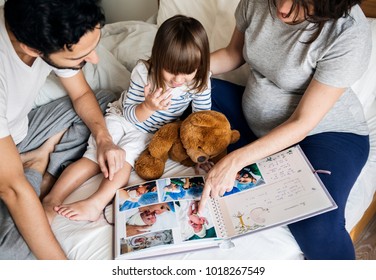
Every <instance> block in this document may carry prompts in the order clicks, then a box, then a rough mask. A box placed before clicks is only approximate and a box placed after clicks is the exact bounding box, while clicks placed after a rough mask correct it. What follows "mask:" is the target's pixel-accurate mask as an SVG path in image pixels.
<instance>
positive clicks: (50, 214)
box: [42, 199, 60, 225]
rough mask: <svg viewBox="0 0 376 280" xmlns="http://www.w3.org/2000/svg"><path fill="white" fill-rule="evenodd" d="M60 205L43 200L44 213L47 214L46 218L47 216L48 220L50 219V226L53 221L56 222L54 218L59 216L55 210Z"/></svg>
mask: <svg viewBox="0 0 376 280" xmlns="http://www.w3.org/2000/svg"><path fill="white" fill-rule="evenodd" d="M59 204H60V203H54V202H52V201H48V200H46V199H44V200H43V203H42V205H43V208H44V212H45V213H46V216H47V219H48V222H49V223H50V225H51V224H52V221H53V220H54V218H55V217H56V215H57V212H56V211H55V210H54V207H56V205H59Z"/></svg>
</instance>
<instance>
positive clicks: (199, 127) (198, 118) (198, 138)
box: [180, 111, 240, 163]
mask: <svg viewBox="0 0 376 280" xmlns="http://www.w3.org/2000/svg"><path fill="white" fill-rule="evenodd" d="M239 138H240V133H239V131H237V130H231V126H230V123H229V121H228V120H227V118H226V117H225V115H223V114H222V113H219V112H216V111H199V112H195V113H194V114H191V115H189V116H188V117H187V118H186V119H185V120H184V121H183V122H182V124H181V127H180V140H181V142H182V144H183V147H184V148H185V150H186V153H187V154H188V156H189V157H190V158H191V160H192V161H193V162H195V163H204V162H206V161H208V160H210V159H212V158H215V157H217V156H219V155H221V154H223V153H226V150H227V147H228V145H230V144H232V143H235V142H236V141H238V140H239Z"/></svg>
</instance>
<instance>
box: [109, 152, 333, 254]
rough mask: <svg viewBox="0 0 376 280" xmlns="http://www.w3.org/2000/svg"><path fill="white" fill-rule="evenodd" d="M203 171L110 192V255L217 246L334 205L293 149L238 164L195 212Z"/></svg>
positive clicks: (331, 207)
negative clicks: (229, 183) (224, 185)
mask: <svg viewBox="0 0 376 280" xmlns="http://www.w3.org/2000/svg"><path fill="white" fill-rule="evenodd" d="M204 184H205V178H204V176H191V177H187V176H184V177H179V176H176V177H173V178H163V179H158V180H155V181H150V182H145V183H142V184H138V185H134V186H127V187H124V188H121V189H119V190H118V191H117V192H116V195H115V202H114V213H115V214H114V223H115V234H114V235H115V242H114V244H115V248H114V250H115V255H114V258H115V259H139V258H146V257H151V256H155V255H162V254H171V253H175V252H181V251H187V250H195V249H202V248H206V247H209V246H218V245H221V243H223V242H228V240H229V239H231V238H236V237H237V236H240V235H243V234H250V233H253V232H258V231H260V230H265V229H268V228H271V227H275V226H280V225H286V224H290V223H293V222H296V221H299V220H302V219H306V218H309V217H312V216H315V215H319V214H321V213H324V212H327V211H330V210H333V209H335V208H336V207H337V206H336V204H335V202H334V201H333V199H332V198H331V196H330V195H329V193H328V192H327V190H326V188H325V186H324V185H323V184H322V182H321V180H320V179H319V177H318V176H317V174H316V172H315V171H314V170H313V168H312V166H311V165H310V163H309V162H308V160H307V159H306V157H305V155H304V154H303V152H302V150H301V149H300V147H299V146H294V147H291V148H289V149H286V150H284V151H281V152H279V153H276V154H274V155H272V156H269V157H267V158H265V159H263V160H260V161H258V162H256V163H254V164H251V165H249V166H246V167H244V168H243V169H241V170H240V171H239V172H238V174H237V176H236V178H234V186H233V188H232V190H231V191H229V192H227V193H225V195H224V196H223V197H220V198H217V199H210V201H209V203H207V205H206V209H205V211H204V212H203V213H200V214H199V213H197V209H198V203H199V200H200V197H201V194H202V190H203V187H204Z"/></svg>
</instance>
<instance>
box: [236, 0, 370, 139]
mask: <svg viewBox="0 0 376 280" xmlns="http://www.w3.org/2000/svg"><path fill="white" fill-rule="evenodd" d="M270 11H271V13H270ZM272 15H273V16H272ZM235 17H236V22H237V23H236V26H237V29H238V30H239V31H241V32H243V33H244V35H245V38H244V40H245V42H244V49H243V55H244V59H245V61H246V62H247V63H248V64H249V65H250V70H251V71H250V76H249V78H248V81H247V86H246V90H245V92H244V95H243V104H242V105H243V111H244V115H245V117H246V119H247V122H248V125H249V126H250V128H251V129H252V131H253V132H254V133H255V134H256V135H257V136H259V137H260V136H263V135H265V134H266V133H268V132H269V131H270V130H271V129H273V128H274V127H276V126H278V125H279V124H281V123H282V122H284V121H286V120H287V119H288V118H289V117H290V116H291V114H292V113H293V111H294V110H295V108H296V106H297V105H298V103H299V101H300V99H301V97H302V95H303V94H304V92H305V89H306V88H307V86H308V84H309V83H310V81H311V80H312V79H316V80H317V81H319V82H321V83H323V84H327V85H330V86H333V87H339V88H347V89H346V91H345V93H344V94H343V95H342V96H341V98H340V99H339V100H338V101H337V103H336V104H335V105H334V107H333V108H332V109H331V110H330V112H328V113H327V115H326V116H325V117H324V119H323V120H322V121H321V122H320V123H319V124H318V126H316V128H315V129H313V130H312V131H311V132H310V134H316V133H321V132H328V131H331V132H350V133H356V134H360V135H367V134H368V127H367V123H366V120H365V117H364V113H363V108H362V105H361V103H360V101H359V99H358V98H357V96H356V94H355V93H354V92H353V91H352V89H351V88H350V86H351V85H352V84H353V83H354V82H355V81H357V80H358V79H359V78H360V77H361V75H362V74H363V72H364V71H365V70H366V69H367V66H368V63H369V58H370V54H371V46H372V45H371V44H372V43H371V31H370V28H369V24H368V22H367V19H366V17H365V16H364V14H363V12H362V11H361V9H360V7H359V6H358V5H356V6H354V7H353V8H352V9H351V13H350V16H349V17H346V18H344V17H343V18H340V19H338V20H336V21H330V22H327V23H325V24H324V27H323V29H322V31H321V33H320V34H319V36H318V37H317V39H316V40H314V42H312V43H310V44H307V43H304V42H307V41H308V40H309V39H310V38H311V36H312V32H314V31H312V29H311V30H310V28H311V27H312V26H313V24H312V23H309V22H303V23H300V24H297V25H289V24H286V23H283V22H282V21H281V20H279V19H278V18H277V16H276V10H275V8H274V7H271V10H270V9H269V5H268V1H266V0H241V1H240V3H239V5H238V7H237V9H236V12H235Z"/></svg>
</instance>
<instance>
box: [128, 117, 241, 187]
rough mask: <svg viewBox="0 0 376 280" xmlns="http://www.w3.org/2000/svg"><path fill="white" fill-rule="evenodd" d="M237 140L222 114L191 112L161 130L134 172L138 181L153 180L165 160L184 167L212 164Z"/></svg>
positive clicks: (163, 165)
mask: <svg viewBox="0 0 376 280" xmlns="http://www.w3.org/2000/svg"><path fill="white" fill-rule="evenodd" d="M239 138H240V133H239V131H238V130H235V129H231V126H230V123H229V121H228V120H227V118H226V116H225V115H224V114H222V113H220V112H217V111H212V110H207V111H198V112H193V113H191V114H190V115H189V116H188V117H187V118H186V119H184V120H177V121H174V122H171V123H168V124H165V125H164V126H162V127H161V128H160V129H159V130H158V131H157V132H156V133H155V134H154V135H153V137H152V139H151V141H150V143H149V145H148V147H147V148H146V149H145V150H144V151H143V152H142V153H141V155H140V156H139V158H138V159H137V160H136V162H135V166H134V168H135V171H136V173H137V174H138V175H139V176H140V177H141V178H142V179H144V180H155V179H158V178H160V177H161V176H162V175H163V173H164V169H165V163H166V161H167V159H168V158H170V159H172V160H174V161H176V162H179V163H181V164H183V165H184V166H188V167H193V166H197V165H202V164H205V163H208V162H212V163H215V162H217V161H218V160H219V159H221V158H222V157H223V156H225V155H226V153H227V147H228V146H229V145H230V144H232V143H235V142H236V141H238V140H239Z"/></svg>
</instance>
